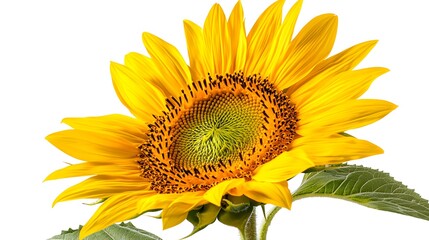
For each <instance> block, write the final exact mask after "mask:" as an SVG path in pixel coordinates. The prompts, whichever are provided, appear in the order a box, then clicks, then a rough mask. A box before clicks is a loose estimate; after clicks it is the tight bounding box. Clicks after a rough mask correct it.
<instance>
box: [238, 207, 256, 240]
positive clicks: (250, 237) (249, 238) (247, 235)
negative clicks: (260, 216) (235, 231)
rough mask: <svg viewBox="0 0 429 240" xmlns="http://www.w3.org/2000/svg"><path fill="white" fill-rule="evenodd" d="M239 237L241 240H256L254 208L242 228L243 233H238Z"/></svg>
mask: <svg viewBox="0 0 429 240" xmlns="http://www.w3.org/2000/svg"><path fill="white" fill-rule="evenodd" d="M240 235H241V240H256V236H257V233H256V212H255V209H254V208H253V211H252V213H251V214H250V216H249V219H248V220H247V222H246V225H245V226H244V231H240Z"/></svg>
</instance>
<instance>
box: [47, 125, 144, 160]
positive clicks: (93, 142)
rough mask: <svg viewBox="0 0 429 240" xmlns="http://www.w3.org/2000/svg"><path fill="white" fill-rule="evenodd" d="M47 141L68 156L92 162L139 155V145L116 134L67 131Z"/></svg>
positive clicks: (48, 138)
mask: <svg viewBox="0 0 429 240" xmlns="http://www.w3.org/2000/svg"><path fill="white" fill-rule="evenodd" d="M46 139H47V140H48V141H49V142H50V143H52V144H53V145H54V146H55V147H57V148H58V149H60V150H61V151H63V152H65V153H66V154H68V155H70V156H72V157H74V158H77V159H80V160H85V161H90V162H112V161H120V160H121V159H124V160H125V159H136V158H137V154H139V151H138V149H137V146H138V145H136V144H132V143H130V142H128V141H127V140H126V139H124V138H121V137H120V136H119V135H115V134H105V133H99V132H89V131H84V130H65V131H61V132H56V133H53V134H51V135H49V136H47V137H46Z"/></svg>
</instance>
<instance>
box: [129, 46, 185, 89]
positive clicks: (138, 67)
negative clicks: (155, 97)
mask: <svg viewBox="0 0 429 240" xmlns="http://www.w3.org/2000/svg"><path fill="white" fill-rule="evenodd" d="M125 66H127V67H129V68H130V69H131V70H132V71H133V72H135V73H136V74H137V75H138V76H139V77H140V78H141V79H143V80H144V81H147V82H149V83H150V84H152V85H153V86H155V87H157V88H158V89H159V90H161V91H162V93H163V95H164V96H177V95H178V93H179V92H178V91H177V88H174V85H172V84H171V83H169V82H168V81H165V78H164V75H163V74H162V73H161V72H160V71H159V70H158V68H157V66H156V64H155V63H154V62H153V60H152V59H150V58H149V57H146V56H143V55H141V54H139V53H135V52H131V53H128V54H127V55H126V56H125Z"/></svg>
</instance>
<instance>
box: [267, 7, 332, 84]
mask: <svg viewBox="0 0 429 240" xmlns="http://www.w3.org/2000/svg"><path fill="white" fill-rule="evenodd" d="M337 24H338V19H337V16H335V15H333V14H324V15H320V16H318V17H315V18H313V19H312V20H311V21H310V22H309V23H307V25H305V26H304V28H303V29H302V30H301V31H300V32H299V33H298V35H297V36H296V37H295V38H294V39H293V40H292V42H291V44H290V46H289V49H288V51H287V53H286V55H285V57H284V58H283V59H282V60H280V61H279V65H278V66H277V68H276V69H275V71H274V72H273V74H272V75H271V79H272V81H274V83H275V84H276V86H277V87H278V89H286V88H288V87H290V86H292V85H293V84H295V83H296V82H298V81H299V80H301V79H302V78H303V77H304V76H305V75H306V74H308V73H309V72H310V71H311V70H312V69H313V68H314V66H315V65H316V64H317V63H318V62H320V61H321V60H323V59H324V58H325V57H327V56H328V55H329V53H330V52H331V49H332V46H333V45H334V41H335V36H336V33H337Z"/></svg>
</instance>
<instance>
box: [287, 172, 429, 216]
mask: <svg viewBox="0 0 429 240" xmlns="http://www.w3.org/2000/svg"><path fill="white" fill-rule="evenodd" d="M314 196H317V197H333V198H339V199H344V200H349V201H352V202H355V203H359V204H361V205H364V206H367V207H370V208H375V209H379V210H384V211H389V212H395V213H400V214H404V215H407V216H412V217H416V218H421V219H425V220H429V203H428V201H427V200H426V199H423V198H422V197H421V196H420V195H419V194H417V193H416V192H415V191H414V190H412V189H409V188H408V187H407V186H405V185H404V184H402V183H401V182H398V181H396V180H395V179H393V178H392V177H390V176H389V174H387V173H384V172H381V171H378V170H374V169H371V168H367V167H362V166H354V165H341V166H337V167H334V168H327V169H324V170H321V171H319V172H311V173H307V174H305V175H304V179H303V182H302V185H301V186H300V187H299V188H298V190H297V191H296V192H295V193H294V194H293V198H294V200H297V199H300V198H305V197H314Z"/></svg>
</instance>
